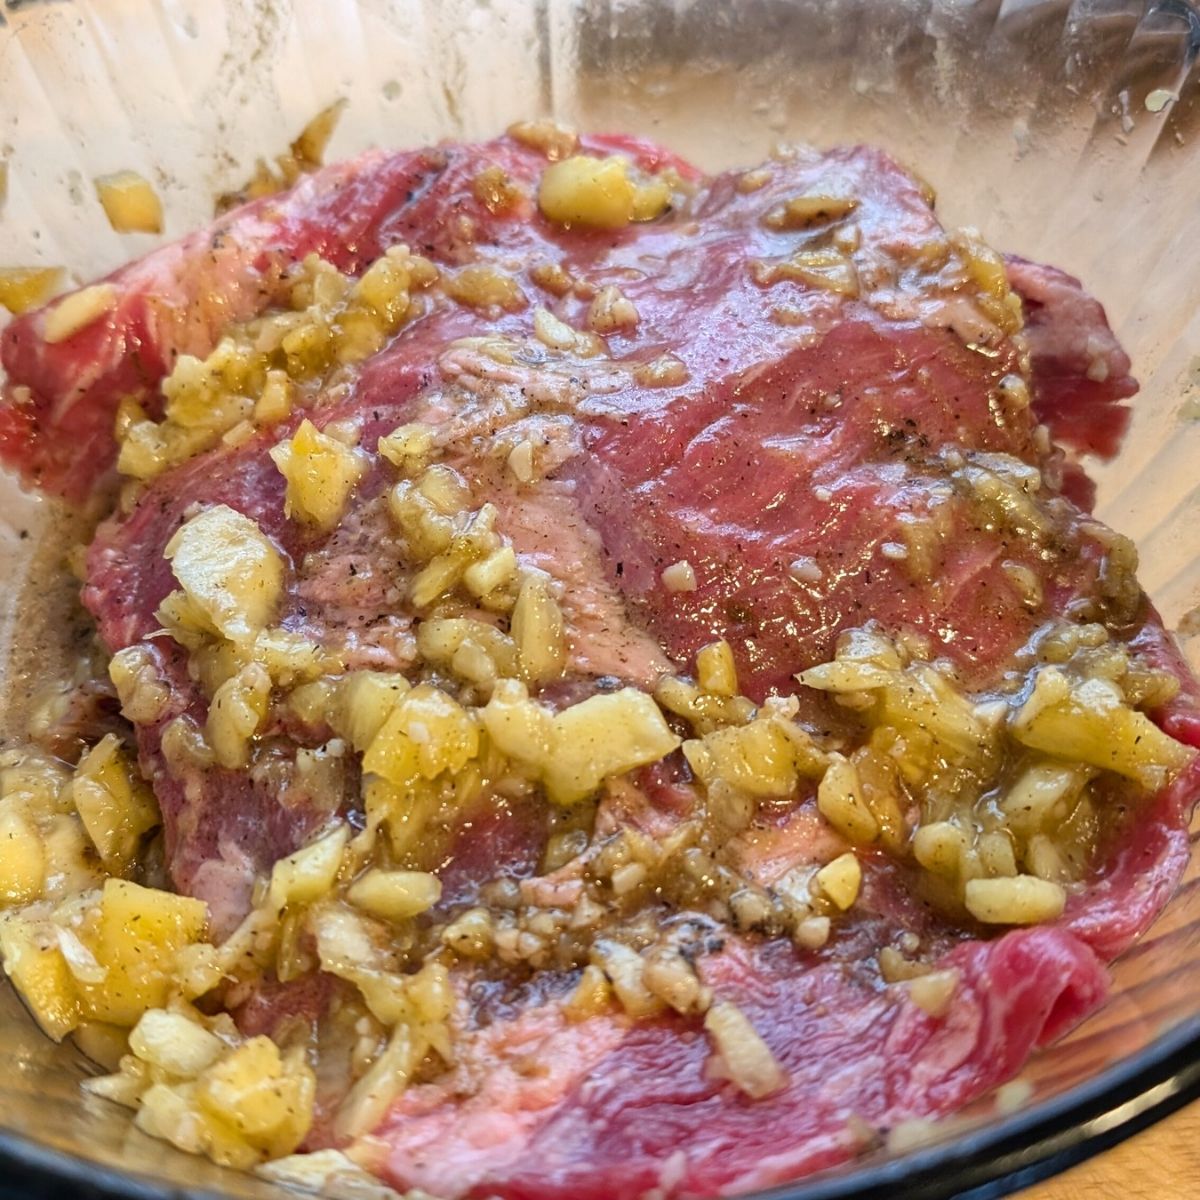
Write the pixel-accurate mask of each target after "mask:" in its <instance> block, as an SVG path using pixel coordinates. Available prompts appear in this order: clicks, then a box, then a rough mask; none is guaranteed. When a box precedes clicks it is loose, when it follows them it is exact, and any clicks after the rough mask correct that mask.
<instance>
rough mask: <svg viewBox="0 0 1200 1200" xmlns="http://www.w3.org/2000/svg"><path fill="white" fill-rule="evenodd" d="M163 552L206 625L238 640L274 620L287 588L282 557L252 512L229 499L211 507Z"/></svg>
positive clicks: (179, 532) (182, 529)
mask: <svg viewBox="0 0 1200 1200" xmlns="http://www.w3.org/2000/svg"><path fill="white" fill-rule="evenodd" d="M163 554H164V556H165V557H166V558H167V559H169V560H170V562H171V569H172V570H173V571H174V573H175V578H176V579H177V580H179V583H180V585H181V586H182V587H183V592H184V596H185V597H186V599H187V601H188V603H189V605H190V606H191V608H190V611H191V612H192V613H193V614H194V616H195V619H198V620H201V621H203V623H204V624H205V625H206V626H207V627H208V629H207V631H215V632H216V633H219V634H221V635H222V636H224V637H227V638H232V639H235V640H236V639H241V638H249V637H251V636H252V635H253V634H255V633H256V632H257V631H258V630H260V629H263V628H265V626H266V625H267V624H268V623H269V622H270V620H271V618H272V616H273V615H274V613H275V610H276V608H277V607H278V604H279V598H280V595H281V594H282V592H283V577H284V567H283V557H282V555H281V554H280V553H279V551H278V550H276V549H275V547H274V546H273V545H272V544H271V542H270V541H269V540H268V538H267V537H266V536H265V535H264V534H263V532H262V530H260V529H259V527H258V526H257V525H256V524H255V523H254V522H253V521H252V520H251V519H250V518H249V517H247V516H243V515H242V514H241V513H240V512H237V511H236V510H234V509H232V508H229V507H228V506H227V505H224V504H217V505H214V506H213V507H212V508H206V509H205V510H204V511H203V512H200V513H197V514H196V515H195V516H194V517H192V518H191V519H190V520H189V521H187V522H185V523H184V524H183V525H181V526H180V527H179V529H177V530H176V531H175V534H174V536H173V537H172V538H171V540H170V541H169V542H168V543H167V546H166V549H165V550H164V551H163Z"/></svg>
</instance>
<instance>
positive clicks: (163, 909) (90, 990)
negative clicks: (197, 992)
mask: <svg viewBox="0 0 1200 1200" xmlns="http://www.w3.org/2000/svg"><path fill="white" fill-rule="evenodd" d="M207 923H208V909H207V906H206V905H205V903H204V901H202V900H194V899H192V898H191V897H188V896H176V895H172V894H171V893H169V892H160V891H156V890H154V889H152V888H144V887H141V886H140V885H138V884H136V883H129V882H127V881H126V880H123V879H109V880H108V881H107V882H106V883H105V885H104V889H103V892H102V894H101V898H100V911H99V915H98V919H97V921H96V924H95V929H94V931H93V932H90V933H88V935H87V936H86V937H85V941H86V943H87V945H88V947H89V949H90V950H91V951H92V953H93V954H94V955H95V957H96V959H97V961H98V962H99V963H100V965H101V966H102V967H104V968H105V971H106V975H105V978H104V981H103V982H102V983H97V984H81V985H80V988H79V991H80V1000H81V1004H82V1009H83V1012H84V1013H85V1014H86V1015H87V1016H88V1017H90V1018H91V1019H92V1020H96V1021H108V1022H110V1023H111V1024H113V1025H133V1024H135V1023H136V1022H137V1020H138V1019H139V1018H140V1017H141V1015H142V1013H144V1012H145V1011H146V1009H148V1008H161V1007H162V1006H163V1003H164V1002H165V1000H166V998H167V993H168V991H169V990H170V987H171V978H172V974H173V972H174V969H175V959H176V956H177V954H178V953H179V951H180V950H182V949H183V948H184V947H185V946H188V945H191V944H192V943H193V942H198V941H200V940H201V938H202V937H203V936H204V931H205V927H206V925H207Z"/></svg>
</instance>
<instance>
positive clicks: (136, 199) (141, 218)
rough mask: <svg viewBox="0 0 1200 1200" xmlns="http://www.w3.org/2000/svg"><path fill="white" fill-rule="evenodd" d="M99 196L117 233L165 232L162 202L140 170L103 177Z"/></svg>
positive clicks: (99, 178) (100, 178)
mask: <svg viewBox="0 0 1200 1200" xmlns="http://www.w3.org/2000/svg"><path fill="white" fill-rule="evenodd" d="M96 195H97V196H98V197H99V200H100V203H101V205H102V206H103V207H104V215H105V216H106V217H108V223H109V224H110V225H111V226H112V227H113V229H114V230H115V231H116V232H117V233H162V228H163V210H162V201H161V200H160V199H159V198H158V193H157V192H156V191H155V190H154V188H153V187H152V186H151V184H150V181H149V180H148V179H146V178H144V177H143V176H141V175H139V174H138V173H137V172H136V171H118V172H117V173H116V174H115V175H101V176H99V177H98V178H97V179H96Z"/></svg>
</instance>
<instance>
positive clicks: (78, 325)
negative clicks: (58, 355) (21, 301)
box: [42, 283, 117, 345]
mask: <svg viewBox="0 0 1200 1200" xmlns="http://www.w3.org/2000/svg"><path fill="white" fill-rule="evenodd" d="M116 303H117V289H116V288H115V287H114V286H113V285H112V284H111V283H93V284H92V285H91V286H90V287H85V288H80V289H79V291H77V292H71V293H70V294H69V295H66V296H64V297H63V298H62V299H61V300H60V301H59V302H58V303H57V304H56V305H55V306H54V307H53V308H51V309H48V310H47V312H46V315H45V317H44V319H43V325H42V337H43V338H44V339H45V341H46V342H48V343H50V344H51V345H53V344H55V343H56V342H65V341H66V340H67V339H68V338H71V337H74V336H75V335H76V334H77V333H79V332H81V331H82V330H84V329H87V328H88V326H90V325H94V324H95V323H96V322H97V321H99V320H100V318H101V317H103V316H106V315H107V314H108V313H110V312H111V311H112V310H113V309H114V308H115V307H116Z"/></svg>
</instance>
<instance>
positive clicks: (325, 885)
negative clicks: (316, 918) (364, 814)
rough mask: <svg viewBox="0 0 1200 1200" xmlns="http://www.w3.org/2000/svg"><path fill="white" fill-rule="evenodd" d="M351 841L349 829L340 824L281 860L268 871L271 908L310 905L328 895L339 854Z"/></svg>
mask: <svg viewBox="0 0 1200 1200" xmlns="http://www.w3.org/2000/svg"><path fill="white" fill-rule="evenodd" d="M349 840H350V828H349V826H347V825H339V826H338V827H337V828H336V829H334V830H333V831H331V832H330V833H327V834H325V835H324V836H323V837H319V838H317V839H316V841H314V842H310V843H309V844H308V845H307V846H305V847H303V848H302V849H300V850H297V851H296V852H295V853H294V854H289V855H288V856H287V858H281V859H280V860H279V861H278V862H277V863H276V864H275V866H274V867H272V868H271V890H270V893H269V896H268V899H269V902H270V904H271V907H272V908H275V909H282V908H283V907H284V906H285V905H288V904H311V903H312V902H313V901H314V900H319V899H320V898H321V897H322V896H325V895H327V894H328V893H329V892H330V891H331V890H332V889H333V885H334V883H335V882H336V880H337V874H338V871H339V869H340V868H341V865H342V853H343V851H344V850H345V849H346V843H347V842H348V841H349Z"/></svg>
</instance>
